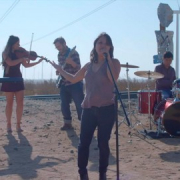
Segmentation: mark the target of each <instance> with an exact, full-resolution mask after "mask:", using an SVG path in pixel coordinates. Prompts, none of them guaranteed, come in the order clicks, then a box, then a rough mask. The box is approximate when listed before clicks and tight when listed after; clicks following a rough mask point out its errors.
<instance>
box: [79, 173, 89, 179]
mask: <svg viewBox="0 0 180 180" xmlns="http://www.w3.org/2000/svg"><path fill="white" fill-rule="evenodd" d="M80 180H89V177H88V175H87V174H83V175H80Z"/></svg>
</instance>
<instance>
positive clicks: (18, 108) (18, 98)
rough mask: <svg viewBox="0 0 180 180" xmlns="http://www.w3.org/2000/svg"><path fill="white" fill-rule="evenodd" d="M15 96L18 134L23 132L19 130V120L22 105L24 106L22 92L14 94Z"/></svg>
mask: <svg viewBox="0 0 180 180" xmlns="http://www.w3.org/2000/svg"><path fill="white" fill-rule="evenodd" d="M15 96H16V104H17V106H16V118H17V125H16V130H17V131H18V132H22V131H23V130H22V129H21V119H22V114H23V105H24V90H22V91H18V92H15Z"/></svg>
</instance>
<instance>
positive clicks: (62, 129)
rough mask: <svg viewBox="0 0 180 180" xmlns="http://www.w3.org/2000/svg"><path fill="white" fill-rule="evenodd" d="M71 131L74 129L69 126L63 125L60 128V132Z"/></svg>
mask: <svg viewBox="0 0 180 180" xmlns="http://www.w3.org/2000/svg"><path fill="white" fill-rule="evenodd" d="M71 129H74V128H73V127H72V125H71V124H64V125H63V126H62V127H61V131H66V130H71Z"/></svg>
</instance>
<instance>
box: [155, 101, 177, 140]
mask: <svg viewBox="0 0 180 180" xmlns="http://www.w3.org/2000/svg"><path fill="white" fill-rule="evenodd" d="M159 118H160V119H161V121H160V123H161V126H163V127H164V129H165V130H166V132H167V133H169V134H170V135H172V136H177V137H180V101H177V102H174V99H173V98H172V99H171V98H169V99H166V100H163V101H161V102H160V103H159V104H158V105H157V106H156V107H155V110H154V121H155V123H156V124H157V121H158V119H159Z"/></svg>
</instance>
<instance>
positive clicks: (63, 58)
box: [54, 37, 84, 130]
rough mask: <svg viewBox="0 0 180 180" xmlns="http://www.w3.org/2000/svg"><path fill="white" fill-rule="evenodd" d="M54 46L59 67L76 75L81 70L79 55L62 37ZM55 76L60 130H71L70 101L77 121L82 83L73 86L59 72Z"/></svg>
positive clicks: (80, 110)
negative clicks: (60, 122)
mask: <svg viewBox="0 0 180 180" xmlns="http://www.w3.org/2000/svg"><path fill="white" fill-rule="evenodd" d="M54 45H55V47H56V49H57V50H58V51H59V53H58V62H59V65H60V66H61V67H62V68H63V69H64V70H65V71H67V72H68V73H70V74H76V72H77V71H78V70H79V69H80V68H81V63H80V58H79V54H78V52H77V51H76V50H75V48H76V47H74V48H73V49H70V48H69V47H68V46H67V45H66V41H65V39H64V38H63V37H59V38H56V39H55V40H54ZM56 74H57V75H59V78H58V82H57V85H58V87H59V88H60V99H61V111H62V115H63V119H64V125H63V127H61V130H69V129H72V128H73V127H72V116H71V111H70V103H71V100H73V101H74V103H75V106H76V110H77V115H78V119H79V120H80V119H81V112H82V108H81V103H82V101H83V98H84V93H83V82H82V81H80V82H77V83H74V84H73V83H71V82H69V81H67V80H66V79H65V78H63V77H62V76H61V75H60V74H59V72H57V71H56Z"/></svg>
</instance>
